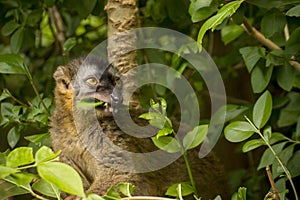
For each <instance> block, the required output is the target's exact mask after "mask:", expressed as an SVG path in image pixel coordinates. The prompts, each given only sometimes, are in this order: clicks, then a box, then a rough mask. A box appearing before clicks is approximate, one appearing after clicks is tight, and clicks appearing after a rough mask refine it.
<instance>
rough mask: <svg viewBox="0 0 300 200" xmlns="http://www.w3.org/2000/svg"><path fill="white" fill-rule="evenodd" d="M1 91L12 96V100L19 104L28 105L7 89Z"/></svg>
mask: <svg viewBox="0 0 300 200" xmlns="http://www.w3.org/2000/svg"><path fill="white" fill-rule="evenodd" d="M3 92H5V93H6V94H8V95H9V97H10V98H12V100H13V101H15V102H17V103H18V104H20V105H21V106H23V107H28V105H27V104H25V103H23V102H22V101H20V100H19V99H17V98H16V97H14V96H13V95H12V94H11V93H10V92H9V91H8V89H6V88H4V89H3Z"/></svg>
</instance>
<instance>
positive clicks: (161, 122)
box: [139, 111, 169, 129]
mask: <svg viewBox="0 0 300 200" xmlns="http://www.w3.org/2000/svg"><path fill="white" fill-rule="evenodd" d="M139 118H142V119H146V120H149V124H150V125H152V126H154V127H157V128H159V129H163V128H164V127H165V124H166V122H167V121H168V120H167V118H166V117H165V116H164V115H163V114H161V113H158V112H151V111H150V112H148V113H144V114H141V115H140V116H139ZM168 124H169V122H168Z"/></svg>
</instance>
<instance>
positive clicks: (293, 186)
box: [244, 116, 299, 200]
mask: <svg viewBox="0 0 300 200" xmlns="http://www.w3.org/2000/svg"><path fill="white" fill-rule="evenodd" d="M244 117H245V119H246V120H247V121H248V123H249V124H250V125H251V126H252V127H253V128H254V129H255V132H256V133H257V134H258V135H259V136H260V137H261V138H262V139H263V141H264V142H265V144H266V145H267V146H268V148H269V149H270V151H271V152H272V154H273V155H274V157H275V159H276V160H277V162H278V163H279V165H280V167H281V168H282V169H283V171H284V173H285V175H286V177H287V178H288V179H289V182H290V184H291V186H292V189H293V192H294V194H295V200H298V199H299V198H298V194H297V190H296V187H295V184H294V182H293V180H292V176H291V173H290V171H289V170H288V169H287V168H286V167H285V165H284V164H283V162H282V161H281V159H280V158H279V156H278V155H277V153H276V152H275V150H274V149H273V147H272V146H271V144H270V143H269V142H268V141H267V140H266V138H265V137H264V136H263V134H262V133H261V132H260V130H259V129H258V128H257V127H256V126H255V125H254V124H253V123H252V121H251V120H250V119H249V118H248V117H247V116H244Z"/></svg>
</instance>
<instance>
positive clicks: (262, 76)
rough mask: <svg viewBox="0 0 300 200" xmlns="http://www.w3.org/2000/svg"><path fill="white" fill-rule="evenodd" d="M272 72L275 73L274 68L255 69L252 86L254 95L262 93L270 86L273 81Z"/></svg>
mask: <svg viewBox="0 0 300 200" xmlns="http://www.w3.org/2000/svg"><path fill="white" fill-rule="evenodd" d="M272 72H273V66H270V67H262V66H256V67H254V69H253V71H252V73H251V86H252V89H253V92H254V93H260V92H262V91H264V90H265V89H266V87H267V86H268V84H269V82H270V80H271V77H272Z"/></svg>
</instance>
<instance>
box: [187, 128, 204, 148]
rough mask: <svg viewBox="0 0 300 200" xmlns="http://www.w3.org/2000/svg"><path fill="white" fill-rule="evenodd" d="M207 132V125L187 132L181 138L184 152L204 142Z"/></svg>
mask: <svg viewBox="0 0 300 200" xmlns="http://www.w3.org/2000/svg"><path fill="white" fill-rule="evenodd" d="M207 132H208V125H207V124H206V125H200V126H196V127H195V128H194V129H193V130H191V131H190V132H188V133H187V134H186V136H185V137H184V138H183V146H184V148H185V150H189V149H193V148H195V147H197V146H198V145H200V143H201V142H203V141H204V139H205V138H206V135H207Z"/></svg>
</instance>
